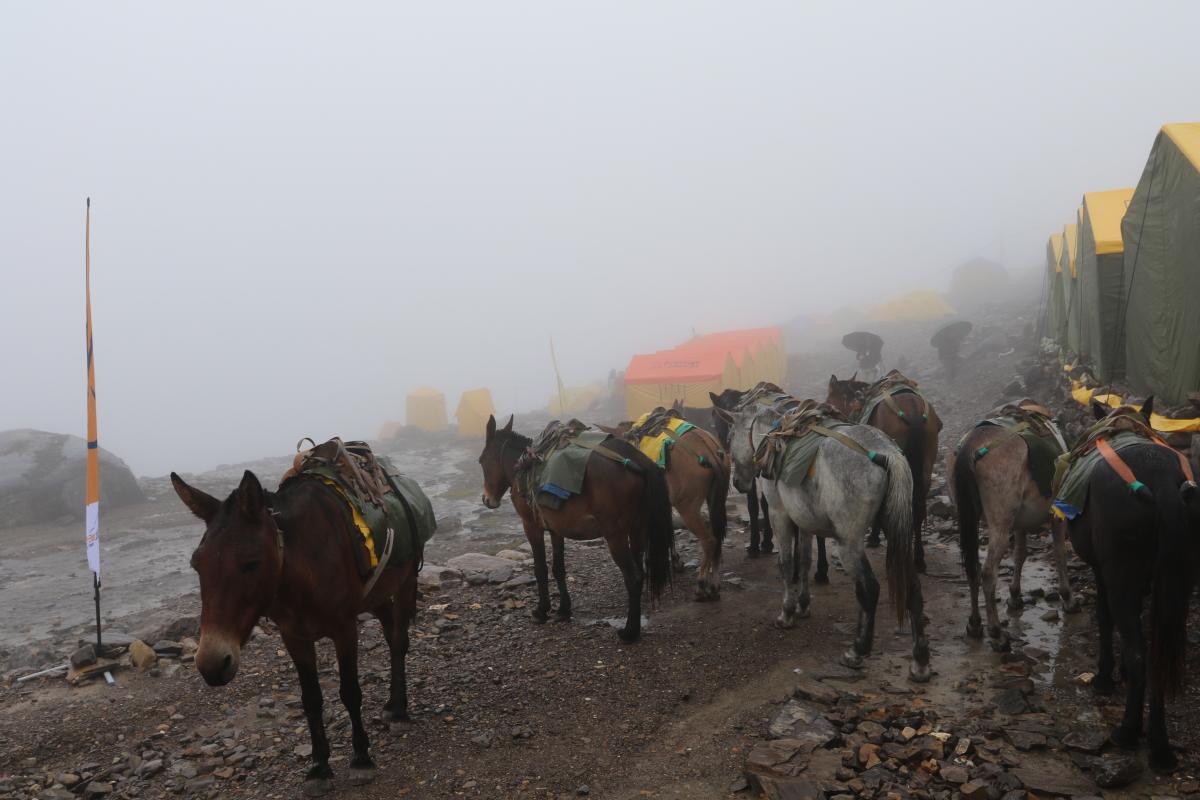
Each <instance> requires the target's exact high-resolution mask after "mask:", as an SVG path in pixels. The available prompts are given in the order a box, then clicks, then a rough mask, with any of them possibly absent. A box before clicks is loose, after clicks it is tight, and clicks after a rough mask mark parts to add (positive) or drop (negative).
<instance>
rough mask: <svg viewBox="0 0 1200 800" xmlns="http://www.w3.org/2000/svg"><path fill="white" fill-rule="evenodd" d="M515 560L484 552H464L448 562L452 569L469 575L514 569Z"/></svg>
mask: <svg viewBox="0 0 1200 800" xmlns="http://www.w3.org/2000/svg"><path fill="white" fill-rule="evenodd" d="M512 565H513V562H511V561H509V560H508V559H507V558H499V557H498V556H489V555H486V554H484V553H463V554H462V555H461V556H455V557H454V558H452V559H450V560H449V561H447V562H446V566H447V567H450V569H455V570H458V571H459V572H461V573H463V574H466V575H469V574H470V573H472V572H482V573H483V574H485V575H487V574H489V573H491V572H493V571H494V570H498V569H510V570H511V569H512Z"/></svg>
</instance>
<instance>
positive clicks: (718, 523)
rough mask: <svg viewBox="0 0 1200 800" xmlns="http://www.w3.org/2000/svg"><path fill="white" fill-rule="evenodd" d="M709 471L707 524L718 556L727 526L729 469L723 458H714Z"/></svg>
mask: <svg viewBox="0 0 1200 800" xmlns="http://www.w3.org/2000/svg"><path fill="white" fill-rule="evenodd" d="M711 472H712V476H711V478H710V480H709V483H708V525H709V527H710V528H712V533H713V538H715V539H716V540H717V555H718V556H720V554H721V549H720V548H721V545H722V544H723V543H724V542H725V532H726V530H727V529H728V528H729V518H728V514H727V513H726V511H725V500H726V499H727V498H728V497H729V471H728V470H726V469H725V460H724V459H723V458H722V459H714V460H713V462H712V470H711Z"/></svg>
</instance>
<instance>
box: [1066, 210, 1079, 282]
mask: <svg viewBox="0 0 1200 800" xmlns="http://www.w3.org/2000/svg"><path fill="white" fill-rule="evenodd" d="M1078 240H1079V226H1078V225H1076V224H1075V223H1074V222H1068V223H1067V224H1066V225H1064V226H1063V242H1064V243H1065V244H1066V246H1067V264H1068V265H1069V266H1070V267H1071V277H1072V278H1074V277H1075V276H1076V275H1077V274H1078V273H1077V271H1076V263H1075V258H1076V256H1075V250H1076V249H1077V246H1076V245H1077V242H1078Z"/></svg>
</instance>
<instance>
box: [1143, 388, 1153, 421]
mask: <svg viewBox="0 0 1200 800" xmlns="http://www.w3.org/2000/svg"><path fill="white" fill-rule="evenodd" d="M1153 413H1154V395H1150V396H1149V397H1147V398H1146V402H1144V403H1142V416H1143V417H1145V418H1146V422H1149V421H1150V415H1151V414H1153Z"/></svg>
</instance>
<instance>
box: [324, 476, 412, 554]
mask: <svg viewBox="0 0 1200 800" xmlns="http://www.w3.org/2000/svg"><path fill="white" fill-rule="evenodd" d="M321 482H322V483H324V484H325V485H326V486H328V487H329V488H331V489H333V490H334V491H335V492H337V493H338V494H339V495H341V498H342V499H343V500H345V501H346V505H347V506H349V507H350V518H351V519H353V520H354V527H356V528H358V532H359V533H361V534H362V537H363V541H364V542H365V543H366V545H367V552H368V553H370V555H371V566H372V567H374V566H375V565H376V564H378V563H379V556H377V555H376V554H375V537H374V536H372V535H371V526H370V525H368V524H367V521H366V520H365V519H363V515H362V513H361V512H360V511H359V510H358V506H357V505H355V504H354V503H352V502H351V501H350V498H349V497H347V496H346V491H345V490H344V489H342V487H341V486H339V485H338V483H337V481H331V480H329V479H328V478H321ZM393 541H394V540H393ZM385 546H386V542H385Z"/></svg>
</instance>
